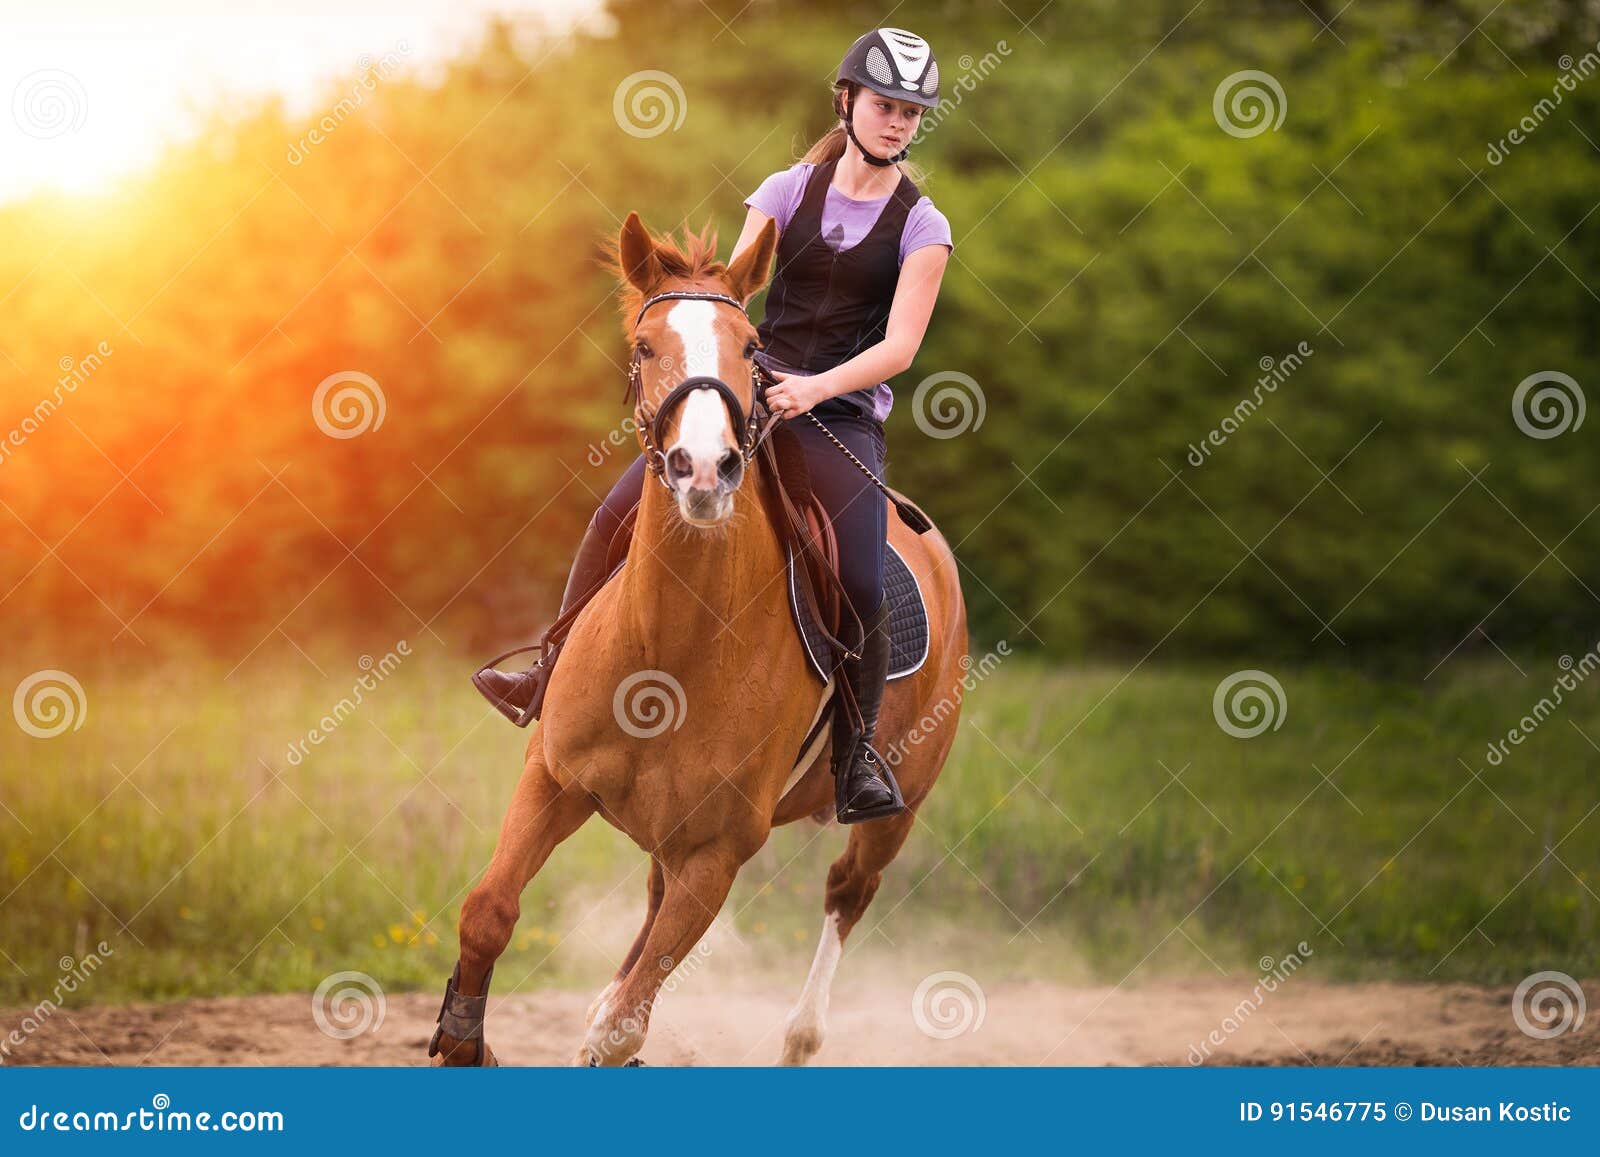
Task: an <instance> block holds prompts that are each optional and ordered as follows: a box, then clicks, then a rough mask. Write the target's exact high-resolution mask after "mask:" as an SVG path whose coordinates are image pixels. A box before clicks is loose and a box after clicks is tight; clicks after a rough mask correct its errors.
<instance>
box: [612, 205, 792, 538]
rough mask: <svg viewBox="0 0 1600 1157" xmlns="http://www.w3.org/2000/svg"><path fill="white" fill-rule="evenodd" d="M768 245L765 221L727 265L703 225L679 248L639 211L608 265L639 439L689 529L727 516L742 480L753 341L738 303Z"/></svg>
mask: <svg viewBox="0 0 1600 1157" xmlns="http://www.w3.org/2000/svg"><path fill="white" fill-rule="evenodd" d="M776 247H777V229H776V227H775V225H774V223H773V222H771V221H768V222H767V224H766V226H765V227H764V228H763V229H762V230H761V232H760V234H759V235H758V236H757V237H756V239H755V241H753V242H752V243H751V244H750V245H749V246H748V247H747V248H746V249H745V250H744V252H742V253H741V254H739V256H738V257H737V258H736V259H735V260H734V261H733V263H732V265H724V264H723V263H722V262H720V261H718V260H716V250H717V242H716V233H715V232H714V231H712V230H710V229H709V228H708V229H706V230H704V231H702V232H701V233H700V234H699V235H695V234H692V233H690V234H687V235H686V237H685V244H684V246H683V247H682V248H680V247H679V246H678V245H677V244H675V243H673V242H672V241H671V240H667V239H657V238H654V237H652V236H651V235H650V232H649V231H648V230H647V229H646V228H645V227H644V225H643V223H642V222H640V220H639V215H638V214H637V213H630V214H628V219H627V221H626V222H624V223H623V226H622V234H621V237H620V238H619V240H618V244H617V251H616V264H617V270H618V272H619V273H620V274H621V275H622V276H623V277H624V278H625V279H626V287H625V289H624V291H623V295H622V310H623V325H624V327H625V329H626V331H627V335H628V339H629V341H630V342H631V343H632V345H633V362H632V367H631V370H630V373H631V375H632V390H633V391H634V398H635V402H636V405H637V407H638V409H637V414H638V416H639V430H638V436H639V442H640V446H641V448H642V449H643V450H644V453H645V455H646V457H647V461H648V463H649V465H650V468H651V470H652V472H654V473H656V475H657V476H658V477H659V478H660V479H661V481H662V482H663V483H664V484H665V485H666V487H667V489H668V490H670V491H672V493H673V496H674V497H675V498H676V499H677V505H678V512H679V514H681V515H682V517H683V519H684V520H685V521H686V522H688V523H690V524H691V525H694V526H715V525H717V524H719V523H721V522H723V521H725V520H726V519H727V518H728V517H729V515H731V514H732V513H733V496H734V493H735V492H736V491H737V490H738V489H739V484H740V482H741V481H743V478H744V466H745V453H744V451H745V450H746V449H747V447H748V446H749V445H750V439H751V438H752V437H753V434H754V431H753V430H752V429H751V428H750V426H749V418H750V415H751V411H752V407H753V406H754V404H755V400H756V397H755V377H754V357H753V355H754V353H755V351H756V349H757V348H758V345H759V343H758V342H757V340H756V330H755V326H753V325H751V324H750V319H749V318H748V317H747V316H745V311H744V307H745V306H746V305H748V304H749V302H750V299H751V298H752V297H754V296H755V295H756V293H757V292H758V291H759V290H760V289H761V287H762V286H763V285H765V284H766V282H767V276H768V272H769V270H770V267H771V264H772V254H773V250H774V249H775V248H776ZM680 294H681V295H685V296H671V295H680ZM663 295H668V296H663Z"/></svg>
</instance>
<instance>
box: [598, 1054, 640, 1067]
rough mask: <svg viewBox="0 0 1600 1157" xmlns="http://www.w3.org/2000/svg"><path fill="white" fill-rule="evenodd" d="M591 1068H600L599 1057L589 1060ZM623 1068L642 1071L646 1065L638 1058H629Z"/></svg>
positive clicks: (623, 1063) (624, 1062)
mask: <svg viewBox="0 0 1600 1157" xmlns="http://www.w3.org/2000/svg"><path fill="white" fill-rule="evenodd" d="M589 1067H590V1068H591V1069H598V1068H599V1067H600V1060H599V1058H598V1057H590V1058H589ZM621 1067H622V1068H625V1069H642V1068H645V1067H646V1065H645V1063H644V1062H643V1061H642V1060H640V1059H639V1058H638V1057H629V1058H628V1059H627V1060H625V1061H623V1062H622V1065H621Z"/></svg>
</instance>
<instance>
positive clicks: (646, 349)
mask: <svg viewBox="0 0 1600 1157" xmlns="http://www.w3.org/2000/svg"><path fill="white" fill-rule="evenodd" d="M633 348H634V349H635V350H636V351H638V354H639V356H640V357H642V358H648V357H654V356H655V353H654V352H653V351H652V350H651V349H650V343H649V342H647V341H642V342H638V343H636V344H635V345H634V347H633Z"/></svg>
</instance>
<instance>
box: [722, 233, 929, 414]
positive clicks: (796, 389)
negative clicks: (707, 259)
mask: <svg viewBox="0 0 1600 1157" xmlns="http://www.w3.org/2000/svg"><path fill="white" fill-rule="evenodd" d="M752 212H754V210H752ZM748 231H749V227H748V226H746V232H747V233H748ZM949 262H950V250H949V249H947V248H945V246H943V245H924V246H922V247H921V248H920V249H915V250H913V251H912V252H911V253H910V254H909V255H908V256H907V257H906V260H905V264H904V265H902V266H901V267H900V281H899V284H898V285H897V286H896V287H895V291H894V303H893V304H892V305H891V306H890V307H889V321H888V324H887V326H886V327H885V329H884V335H883V340H882V341H880V342H878V343H877V344H876V345H871V346H868V347H867V348H866V349H864V350H862V351H861V352H860V353H858V354H857V355H856V356H855V357H853V358H851V359H850V360H849V361H847V362H842V363H840V364H839V365H837V366H835V367H834V368H833V369H831V370H824V371H823V372H821V373H818V374H812V375H810V376H809V377H802V376H800V375H798V374H781V373H780V374H776V375H775V376H776V377H777V378H778V379H779V381H780V382H782V383H783V384H782V385H781V386H774V387H772V388H771V389H769V390H768V391H767V399H768V401H769V402H770V401H772V400H773V399H774V397H776V398H777V400H779V401H783V400H784V399H785V398H787V399H789V400H790V402H791V406H790V407H789V409H790V411H791V416H792V415H793V414H803V413H805V411H807V410H809V409H810V408H811V407H812V406H815V405H816V404H817V403H819V402H822V401H825V400H826V399H828V398H836V397H838V396H839V395H840V394H848V393H849V392H850V391H851V390H860V389H865V388H866V387H868V386H872V385H876V384H877V383H879V382H882V381H887V380H888V379H889V378H892V377H894V376H895V375H896V374H898V373H903V372H904V371H905V370H907V369H909V368H910V366H911V362H912V360H913V359H915V358H916V356H917V350H918V349H919V348H921V346H922V339H923V336H924V335H925V334H926V333H927V332H928V320H929V319H930V318H931V317H932V316H933V305H934V302H936V301H937V300H938V299H939V286H940V284H941V283H942V282H943V280H944V270H945V266H946V265H948V264H949Z"/></svg>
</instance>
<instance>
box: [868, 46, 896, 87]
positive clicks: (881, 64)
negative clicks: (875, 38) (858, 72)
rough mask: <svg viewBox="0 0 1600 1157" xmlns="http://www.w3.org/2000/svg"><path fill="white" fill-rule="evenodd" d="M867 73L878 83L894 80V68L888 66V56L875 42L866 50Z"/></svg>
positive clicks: (892, 81) (890, 82)
mask: <svg viewBox="0 0 1600 1157" xmlns="http://www.w3.org/2000/svg"><path fill="white" fill-rule="evenodd" d="M867 75H868V76H870V77H871V78H872V79H873V80H875V81H877V82H878V83H879V84H893V83H894V81H895V75H894V69H892V68H891V67H890V66H889V57H888V56H887V55H885V54H884V51H883V49H881V48H879V47H878V46H877V45H876V44H874V45H873V46H872V47H871V48H870V49H868V50H867Z"/></svg>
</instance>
